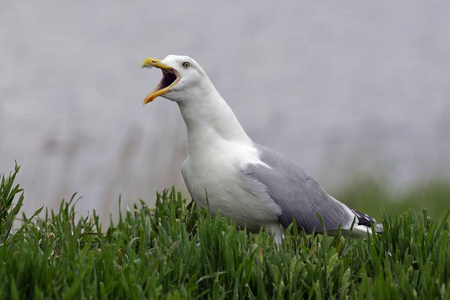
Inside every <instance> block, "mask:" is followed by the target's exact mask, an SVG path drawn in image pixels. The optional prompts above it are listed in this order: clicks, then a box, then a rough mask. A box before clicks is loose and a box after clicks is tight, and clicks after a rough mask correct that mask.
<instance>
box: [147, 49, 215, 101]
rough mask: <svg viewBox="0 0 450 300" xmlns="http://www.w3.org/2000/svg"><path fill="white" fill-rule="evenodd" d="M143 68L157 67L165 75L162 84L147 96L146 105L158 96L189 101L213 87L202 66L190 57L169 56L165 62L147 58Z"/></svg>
mask: <svg viewBox="0 0 450 300" xmlns="http://www.w3.org/2000/svg"><path fill="white" fill-rule="evenodd" d="M142 67H143V68H152V67H156V68H159V69H161V71H162V73H163V77H162V78H161V81H160V83H159V84H158V85H157V86H156V88H154V89H153V91H151V92H150V94H148V95H147V97H146V98H145V100H144V104H147V103H148V102H151V101H153V100H154V99H155V98H156V97H158V96H162V97H164V98H166V99H169V100H172V101H176V102H182V101H188V100H189V99H190V98H191V97H196V98H197V97H198V96H199V94H200V95H201V93H202V92H203V93H205V91H207V90H208V89H210V88H211V86H212V83H211V81H210V80H209V78H208V76H207V75H206V73H205V72H204V71H203V69H202V68H201V67H200V65H199V64H198V63H197V62H196V61H195V60H193V59H192V58H190V57H188V56H179V55H168V56H167V57H166V58H164V59H163V60H159V59H154V58H146V59H145V60H144V62H143V63H142Z"/></svg>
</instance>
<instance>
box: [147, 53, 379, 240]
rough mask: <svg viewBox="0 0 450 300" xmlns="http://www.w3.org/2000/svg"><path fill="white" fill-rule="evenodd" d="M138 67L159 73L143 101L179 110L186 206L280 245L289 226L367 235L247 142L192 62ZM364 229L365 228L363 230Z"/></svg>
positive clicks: (355, 217) (350, 215) (346, 212)
mask: <svg viewBox="0 0 450 300" xmlns="http://www.w3.org/2000/svg"><path fill="white" fill-rule="evenodd" d="M143 66H155V67H158V68H161V70H162V71H163V79H162V80H161V83H160V84H159V85H158V86H157V87H156V88H155V89H154V90H153V91H152V93H150V94H149V95H148V96H147V98H146V100H145V102H144V103H147V102H150V101H152V100H153V99H154V98H156V97H157V96H160V95H163V96H164V97H165V98H167V99H169V100H173V101H175V102H177V103H178V105H179V108H180V111H181V114H182V116H183V119H184V121H185V123H186V127H187V134H188V143H189V156H188V157H187V159H186V160H185V162H184V163H183V166H182V174H183V178H184V180H185V183H186V186H187V188H188V190H189V192H190V194H191V196H192V198H193V200H194V201H195V202H196V203H197V204H198V205H200V206H206V205H209V208H210V209H211V212H212V213H220V214H221V215H224V216H226V217H229V218H231V219H233V220H234V221H235V222H236V223H237V224H238V225H239V226H242V227H243V226H246V228H247V229H249V230H252V231H258V230H259V229H260V228H261V227H263V228H266V229H267V230H269V232H270V233H271V234H274V235H275V238H276V241H277V242H278V243H279V242H280V241H281V232H280V230H279V229H280V225H282V226H283V227H287V226H288V225H289V224H290V223H292V221H293V220H294V219H295V220H296V222H297V226H298V227H299V229H302V230H305V231H306V232H307V233H311V232H323V231H324V228H323V226H322V223H321V221H320V220H319V216H318V215H320V217H321V219H322V221H323V225H325V229H326V230H328V231H330V230H331V231H334V230H336V229H338V228H339V227H341V228H342V229H343V230H350V229H351V230H352V231H351V234H352V235H353V236H362V237H364V236H366V235H367V233H368V229H370V227H369V226H370V224H372V223H373V224H374V226H375V228H376V230H377V231H381V230H382V227H381V225H380V224H377V223H376V221H375V220H374V219H373V218H371V217H369V216H367V215H365V214H362V213H359V212H357V211H353V210H351V209H349V208H348V207H347V206H346V205H344V204H343V203H341V202H339V201H337V200H336V199H334V198H333V197H332V196H330V195H328V194H327V193H326V192H325V191H324V190H323V189H322V188H321V187H320V186H319V185H318V184H317V183H316V182H315V181H314V180H313V179H312V178H311V177H310V176H308V175H307V174H306V172H305V171H303V170H302V169H301V168H300V167H298V166H297V165H295V164H294V163H293V162H291V161H290V160H288V159H287V158H285V157H284V156H282V155H281V154H279V153H277V152H275V151H273V150H271V149H269V148H266V147H263V146H260V145H258V144H256V143H254V142H253V141H252V140H251V139H250V138H249V137H248V136H247V134H246V133H245V131H244V129H243V128H242V126H241V125H240V124H239V121H238V120H237V118H236V116H235V115H234V113H233V111H232V110H231V108H230V107H229V106H228V104H227V103H226V102H225V100H223V98H222V97H221V96H220V94H219V93H218V92H217V90H216V89H215V87H214V86H213V84H212V83H211V81H210V80H209V78H208V76H207V75H206V73H205V72H204V71H203V70H202V69H201V67H200V66H199V65H198V64H197V63H196V62H195V61H194V60H193V59H191V58H189V57H186V56H173V55H171V56H168V57H166V58H165V59H164V60H162V61H160V60H155V59H146V60H145V61H144V64H143ZM364 224H365V225H364Z"/></svg>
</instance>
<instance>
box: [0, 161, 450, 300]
mask: <svg viewBox="0 0 450 300" xmlns="http://www.w3.org/2000/svg"><path fill="white" fill-rule="evenodd" d="M17 171H18V169H16V171H15V172H13V173H12V174H10V176H7V177H3V179H2V181H1V188H0V230H1V231H0V238H1V240H0V298H1V299H23V298H30V299H47V298H50V299H82V298H84V299H90V298H100V299H117V298H128V299H141V298H150V299H156V298H169V299H197V298H201V299H219V298H227V299H237V298H253V299H267V298H271V299H272V298H273V299H284V298H292V299H302V298H304V299H347V298H351V299H389V298H392V299H413V298H419V299H450V289H449V284H450V283H449V281H450V262H449V258H450V235H449V224H448V222H447V218H448V212H447V215H445V216H444V217H441V218H439V219H437V220H436V219H433V218H430V217H429V215H428V213H427V211H425V210H423V211H420V212H415V211H412V210H408V211H406V212H404V213H402V214H400V215H391V214H388V215H387V216H385V217H384V218H383V225H384V228H385V232H384V233H383V234H382V235H375V236H372V237H369V238H368V239H367V240H348V239H344V238H343V237H341V236H337V237H329V236H326V235H316V236H306V235H305V234H304V233H302V232H296V230H295V229H294V230H292V232H290V231H288V232H287V233H286V237H285V239H284V242H283V244H282V245H281V246H280V248H279V249H277V247H276V246H275V244H274V242H273V239H272V238H271V237H270V236H269V235H268V234H266V233H265V232H261V233H259V234H248V233H246V232H245V231H243V230H238V229H236V226H235V224H234V223H233V222H232V221H228V220H226V219H224V218H221V217H212V216H211V215H210V214H209V213H208V211H207V210H206V209H200V208H198V207H197V206H195V205H187V204H186V200H185V199H183V197H182V195H181V194H179V193H177V192H175V191H174V190H173V189H172V190H170V191H164V192H163V193H161V194H159V195H157V202H156V207H155V208H150V207H147V206H146V204H145V203H143V202H142V201H141V203H140V204H139V205H135V207H134V208H133V210H131V211H127V212H126V214H124V215H120V216H119V221H118V222H116V223H113V222H112V221H111V223H110V224H108V226H106V227H102V224H100V223H99V218H98V216H97V214H96V213H95V211H94V212H93V213H92V215H90V216H87V217H82V216H77V215H76V213H75V202H76V197H75V196H74V197H73V198H72V199H71V200H69V201H62V203H61V206H60V209H59V211H56V212H55V211H48V210H46V211H45V213H43V214H42V215H41V216H38V215H36V214H35V215H33V216H31V217H26V216H22V225H21V226H20V227H19V228H18V229H17V230H15V231H12V230H11V229H10V228H11V226H12V222H13V220H14V219H15V218H16V215H17V213H18V211H19V209H20V206H21V204H22V201H23V200H24V199H23V196H22V195H20V194H21V190H20V189H19V187H18V186H17V185H14V183H13V181H14V177H15V174H16V172H17ZM15 196H16V197H15ZM16 198H18V201H17V203H16V204H14V203H13V202H14V201H13V199H16Z"/></svg>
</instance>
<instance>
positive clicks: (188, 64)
mask: <svg viewBox="0 0 450 300" xmlns="http://www.w3.org/2000/svg"><path fill="white" fill-rule="evenodd" d="M182 66H183V68H185V69H188V68H189V67H190V66H191V64H190V63H189V62H187V61H185V62H184V63H183V64H182Z"/></svg>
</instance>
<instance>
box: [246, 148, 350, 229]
mask: <svg viewBox="0 0 450 300" xmlns="http://www.w3.org/2000/svg"><path fill="white" fill-rule="evenodd" d="M255 147H256V148H257V149H258V150H259V152H260V159H261V161H262V162H264V163H265V164H267V165H268V166H270V168H267V167H266V166H264V165H261V164H259V165H258V164H256V165H255V164H249V165H247V166H245V169H244V170H243V174H244V184H246V185H247V186H248V187H250V188H251V189H253V190H254V189H255V187H258V185H260V184H262V185H263V186H264V187H265V189H266V192H267V193H268V194H269V196H270V197H271V198H272V199H273V201H275V203H277V204H278V206H279V207H280V208H281V211H282V212H281V214H280V215H279V216H278V220H279V222H280V223H281V224H282V225H283V226H284V227H287V226H288V225H290V224H291V223H292V221H293V220H294V218H295V220H296V222H297V227H298V228H299V229H303V230H305V231H306V232H307V233H311V232H313V231H315V232H323V227H322V225H321V223H320V220H319V218H318V216H317V214H319V215H320V216H321V218H322V220H323V223H324V225H325V228H326V229H337V228H338V227H339V225H341V224H342V227H343V228H350V226H351V224H352V222H353V220H354V218H355V215H354V214H353V213H352V212H351V211H350V209H349V208H348V207H347V206H345V205H344V204H342V203H341V202H339V201H337V200H336V199H334V198H333V197H331V196H329V195H328V194H327V193H326V192H325V191H324V190H323V189H322V188H321V187H320V186H319V184H317V182H315V181H314V179H312V178H311V177H310V176H309V175H308V174H306V172H305V171H303V170H302V169H301V168H299V167H298V166H297V165H295V164H294V163H293V162H291V161H290V160H288V159H287V158H285V157H284V156H282V155H281V154H279V153H278V152H275V151H273V150H271V149H269V148H266V147H263V146H261V145H256V144H255ZM260 192H261V191H260ZM356 224H358V220H356Z"/></svg>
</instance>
